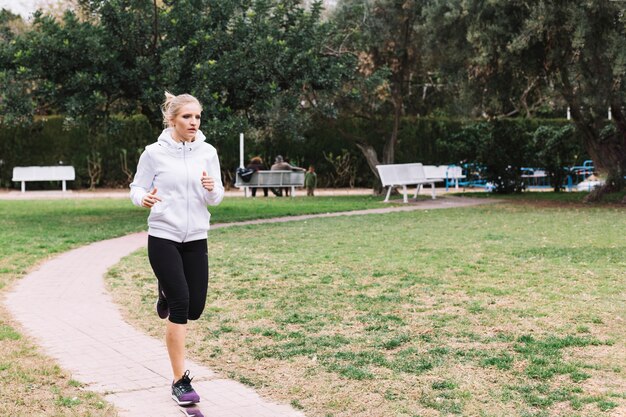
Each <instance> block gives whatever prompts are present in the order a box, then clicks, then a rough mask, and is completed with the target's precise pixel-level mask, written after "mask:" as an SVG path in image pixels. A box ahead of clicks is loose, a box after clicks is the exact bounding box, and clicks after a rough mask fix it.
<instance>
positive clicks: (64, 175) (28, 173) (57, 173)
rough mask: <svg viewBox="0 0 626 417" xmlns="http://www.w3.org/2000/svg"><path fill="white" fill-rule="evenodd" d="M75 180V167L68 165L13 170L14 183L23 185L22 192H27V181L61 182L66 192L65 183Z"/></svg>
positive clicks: (15, 168) (16, 168)
mask: <svg viewBox="0 0 626 417" xmlns="http://www.w3.org/2000/svg"><path fill="white" fill-rule="evenodd" d="M75 178H76V173H75V172H74V167H73V166H67V165H59V166H48V167H37V166H34V167H14V168H13V181H16V182H18V181H19V182H21V183H22V192H25V191H26V182H27V181H61V182H62V189H63V191H66V190H67V187H66V185H65V181H74V179H75Z"/></svg>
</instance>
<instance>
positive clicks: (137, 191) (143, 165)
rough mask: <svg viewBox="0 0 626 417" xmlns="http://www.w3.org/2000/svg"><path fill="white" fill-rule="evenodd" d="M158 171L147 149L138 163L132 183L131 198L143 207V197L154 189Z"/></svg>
mask: <svg viewBox="0 0 626 417" xmlns="http://www.w3.org/2000/svg"><path fill="white" fill-rule="evenodd" d="M155 175H156V172H155V171H154V168H153V167H152V161H151V159H150V155H149V154H148V151H147V150H145V151H143V153H142V154H141V157H140V158H139V163H137V172H136V173H135V178H134V179H133V182H132V183H131V184H130V199H131V201H132V202H133V204H134V205H136V206H139V207H143V198H144V197H145V196H146V194H148V192H149V191H150V189H152V184H153V181H154V176H155Z"/></svg>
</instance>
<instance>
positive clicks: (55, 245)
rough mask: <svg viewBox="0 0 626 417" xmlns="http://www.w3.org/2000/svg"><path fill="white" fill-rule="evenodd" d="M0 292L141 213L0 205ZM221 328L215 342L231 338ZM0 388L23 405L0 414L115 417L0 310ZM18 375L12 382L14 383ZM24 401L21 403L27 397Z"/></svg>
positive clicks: (227, 207)
mask: <svg viewBox="0 0 626 417" xmlns="http://www.w3.org/2000/svg"><path fill="white" fill-rule="evenodd" d="M380 206H381V204H380V199H378V200H376V199H373V198H370V197H335V198H326V197H320V198H317V197H316V198H315V199H304V198H296V199H268V200H261V199H258V200H252V199H247V200H244V199H242V198H233V199H227V200H226V201H224V202H223V204H222V205H220V206H219V207H215V208H212V209H211V211H212V213H213V217H212V221H213V222H232V221H239V220H250V219H255V218H258V217H264V216H265V217H267V216H272V217H273V216H289V215H297V214H303V213H319V212H329V211H335V210H337V211H344V210H352V209H363V208H368V207H380ZM0 212H1V213H2V215H1V216H0V230H2V232H1V233H0V292H2V291H6V289H7V288H8V287H9V286H10V284H12V283H13V282H15V280H17V279H19V277H20V276H22V275H24V274H25V273H27V272H28V271H29V270H30V269H31V268H33V267H34V266H35V265H37V264H38V263H39V262H41V261H43V260H45V259H47V258H49V257H50V256H54V255H55V254H58V253H61V252H64V251H67V250H69V249H72V248H74V247H78V246H81V245H85V244H88V243H91V242H95V241H99V240H103V239H108V238H113V237H117V236H122V235H125V234H128V233H131V232H136V231H140V230H145V229H146V217H147V211H146V210H145V209H141V208H138V207H134V206H133V205H132V204H131V203H130V201H129V200H125V199H124V200H117V199H94V200H37V201H0ZM235 330H236V328H235V327H234V326H231V325H228V324H224V325H222V326H220V327H218V328H216V329H215V332H214V334H215V336H214V337H220V335H222V334H227V333H229V332H233V331H235ZM0 358H2V359H1V360H0V377H1V378H2V380H3V381H11V382H10V383H4V384H0V395H1V396H2V397H3V398H14V397H15V395H16V394H15V393H16V392H19V393H20V395H22V396H26V397H27V398H28V401H22V400H18V401H3V402H0V415H2V416H5V415H7V416H8V415H28V414H32V410H45V411H41V413H40V412H39V411H37V412H36V414H37V415H41V416H53V415H54V416H61V415H68V416H69V415H90V416H114V415H116V413H115V411H114V410H113V408H112V407H111V406H110V405H108V404H106V403H104V402H103V400H102V398H100V397H99V396H97V395H94V394H92V393H89V392H85V391H83V390H82V389H80V388H81V387H80V385H79V384H77V382H76V381H74V380H72V379H70V378H69V375H67V374H66V373H64V372H63V371H62V370H61V369H59V368H58V367H56V366H50V365H49V364H48V362H49V360H48V359H46V358H45V357H43V356H42V355H41V354H39V353H38V351H37V349H36V348H35V346H34V344H33V343H32V342H31V341H30V340H28V339H27V338H24V337H22V335H20V333H19V332H18V331H17V329H16V326H15V324H14V323H12V322H11V321H10V318H9V315H8V312H6V311H4V310H3V309H2V308H1V307H0ZM16 375H17V376H18V377H17V378H16ZM26 397H25V398H26Z"/></svg>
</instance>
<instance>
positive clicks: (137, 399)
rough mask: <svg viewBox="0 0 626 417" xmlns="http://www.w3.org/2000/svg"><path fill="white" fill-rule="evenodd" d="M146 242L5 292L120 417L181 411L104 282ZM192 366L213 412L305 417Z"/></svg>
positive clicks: (231, 416)
mask: <svg viewBox="0 0 626 417" xmlns="http://www.w3.org/2000/svg"><path fill="white" fill-rule="evenodd" d="M491 201H493V200H490V201H485V200H484V199H470V198H450V197H449V198H445V199H438V200H431V201H422V202H419V203H417V204H410V205H402V206H396V207H386V208H382V209H374V210H361V211H354V212H347V213H327V214H322V215H310V216H296V217H285V218H277V219H268V220H262V221H250V222H242V223H236V224H223V225H218V224H216V225H214V226H213V228H218V227H225V226H236V225H243V224H253V223H261V222H285V221H295V220H302V219H308V218H313V217H330V216H344V215H356V214H368V213H385V212H390V211H407V210H418V209H434V208H447V207H460V206H468V205H477V204H485V203H488V202H491ZM146 241H147V234H146V233H135V234H131V235H128V236H124V237H121V238H116V239H109V240H105V241H101V242H97V243H93V244H91V245H87V246H84V247H81V248H78V249H74V250H71V251H69V252H66V253H64V254H62V255H60V256H58V257H56V258H54V259H52V260H50V261H48V262H46V263H44V264H42V265H41V266H40V267H39V268H38V269H37V270H35V271H33V272H31V273H30V274H28V275H27V276H25V277H24V278H23V279H21V280H20V281H19V282H18V283H17V284H16V285H15V286H14V288H13V289H12V291H10V292H9V293H8V294H7V296H6V299H5V304H6V306H7V307H8V310H9V311H10V312H11V313H12V314H13V315H14V317H15V319H16V320H17V321H18V322H20V323H21V324H22V325H23V327H24V329H25V331H26V333H27V334H29V335H30V336H31V337H33V338H34V339H35V341H36V343H37V344H38V345H39V346H41V347H42V349H43V351H44V353H46V354H47V355H49V356H51V357H52V358H54V359H55V360H56V361H57V362H58V363H59V364H60V366H61V367H62V368H64V369H66V370H68V371H70V372H71V373H72V378H74V379H76V380H78V381H80V382H82V383H84V384H86V386H87V388H88V389H90V390H92V391H96V392H99V393H102V394H103V395H104V396H105V398H106V399H107V400H108V401H110V402H111V403H113V404H114V405H115V407H116V408H117V409H118V411H119V416H120V417H130V416H150V417H174V416H181V415H182V414H181V413H180V409H179V407H178V406H177V405H176V404H175V403H174V402H173V401H172V400H171V398H170V397H169V388H168V387H169V384H170V378H171V376H170V375H171V370H170V365H169V360H168V357H167V351H166V349H165V345H164V343H163V342H162V341H161V340H157V339H154V338H152V337H150V336H147V335H145V334H144V333H141V332H139V331H138V330H135V329H134V328H133V327H131V326H130V325H129V324H127V323H126V322H125V321H124V319H123V318H122V316H121V314H120V312H119V310H118V308H117V306H116V305H115V304H114V303H113V302H112V299H111V296H110V294H109V293H108V292H107V291H106V289H105V287H104V280H103V277H104V275H105V273H106V271H107V270H108V269H109V268H111V267H112V266H113V265H115V264H116V263H117V262H119V260H120V259H121V258H122V257H124V256H126V255H128V254H130V253H131V252H134V251H135V250H137V249H140V248H142V247H144V245H145V244H146ZM187 367H188V368H189V369H191V370H192V373H193V375H194V376H195V378H194V388H196V390H197V391H198V393H199V394H200V396H201V398H202V402H201V403H200V404H199V405H200V407H201V409H202V411H203V413H204V414H205V416H207V417H208V416H212V417H297V416H303V414H302V413H301V412H298V411H295V410H293V409H292V408H291V407H290V406H287V405H281V404H276V403H273V402H271V401H268V400H266V399H263V398H261V397H260V396H259V395H258V394H256V393H255V392H254V391H253V390H252V389H250V388H248V387H246V386H244V385H242V384H240V383H238V382H234V381H232V380H227V379H223V378H221V377H220V376H218V375H217V374H215V373H214V372H212V371H211V370H210V369H208V368H206V367H203V366H201V365H199V364H197V363H194V362H193V361H188V365H187Z"/></svg>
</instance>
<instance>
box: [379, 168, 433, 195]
mask: <svg viewBox="0 0 626 417" xmlns="http://www.w3.org/2000/svg"><path fill="white" fill-rule="evenodd" d="M376 169H377V170H378V175H380V181H381V182H382V184H383V187H389V190H388V191H387V196H386V197H385V202H388V201H389V196H390V195H391V189H392V188H393V187H397V186H402V193H403V195H404V198H403V201H404V202H405V203H408V198H407V188H406V186H407V185H415V186H417V188H416V190H415V197H414V198H417V193H418V192H419V190H420V189H421V188H422V185H424V184H430V187H431V189H432V197H433V200H434V199H435V198H436V196H435V183H436V182H440V181H442V179H440V178H427V177H426V174H425V173H424V166H423V165H422V164H420V163H416V164H390V165H376Z"/></svg>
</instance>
